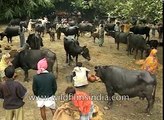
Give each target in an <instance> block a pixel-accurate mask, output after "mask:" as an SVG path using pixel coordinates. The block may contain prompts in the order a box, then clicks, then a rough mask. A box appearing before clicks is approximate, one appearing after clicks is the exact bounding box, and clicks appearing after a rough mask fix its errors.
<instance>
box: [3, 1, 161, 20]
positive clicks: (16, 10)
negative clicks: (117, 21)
mask: <svg viewBox="0 0 164 120" xmlns="http://www.w3.org/2000/svg"><path fill="white" fill-rule="evenodd" d="M50 9H51V10H53V11H57V10H63V11H67V12H74V11H80V12H81V13H82V14H83V16H84V17H86V18H88V17H90V18H94V17H95V16H98V17H102V16H106V15H107V13H110V15H112V16H119V17H122V18H125V19H130V18H131V17H138V18H140V19H146V20H149V21H150V22H152V21H159V20H162V19H163V10H162V1H161V0H10V1H6V0H0V11H1V12H0V20H7V19H11V18H16V17H24V16H29V17H35V16H39V14H41V13H43V12H45V13H46V11H49V10H50Z"/></svg>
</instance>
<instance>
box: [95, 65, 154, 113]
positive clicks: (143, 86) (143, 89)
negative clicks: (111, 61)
mask: <svg viewBox="0 0 164 120" xmlns="http://www.w3.org/2000/svg"><path fill="white" fill-rule="evenodd" d="M95 72H96V76H98V77H100V79H101V80H102V82H103V83H104V84H105V87H106V90H107V93H108V97H109V98H108V100H109V102H108V103H109V106H110V105H112V103H113V99H112V96H113V95H114V94H115V93H118V94H119V95H121V96H123V95H124V96H126V98H133V97H139V98H141V99H144V98H146V99H147V101H148V106H147V109H146V111H147V112H148V113H149V112H150V110H151V109H152V107H153V104H154V101H155V91H156V79H155V77H154V76H151V75H150V73H149V72H147V71H143V70H128V69H125V68H121V67H118V66H113V65H110V66H96V67H95Z"/></svg>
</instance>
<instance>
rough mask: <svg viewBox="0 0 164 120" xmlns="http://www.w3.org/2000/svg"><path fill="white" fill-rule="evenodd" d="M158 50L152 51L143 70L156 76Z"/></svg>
mask: <svg viewBox="0 0 164 120" xmlns="http://www.w3.org/2000/svg"><path fill="white" fill-rule="evenodd" d="M156 54H157V49H152V50H151V52H150V54H149V56H148V57H147V58H146V59H145V61H144V63H143V65H142V67H141V69H143V70H146V71H148V72H149V73H150V74H151V75H154V76H155V74H156V72H157V69H158V65H159V64H158V59H157V57H156Z"/></svg>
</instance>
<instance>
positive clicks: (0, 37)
mask: <svg viewBox="0 0 164 120" xmlns="http://www.w3.org/2000/svg"><path fill="white" fill-rule="evenodd" d="M5 36H6V33H4V32H1V33H0V40H3V38H4V37H5Z"/></svg>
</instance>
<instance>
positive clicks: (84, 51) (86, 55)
mask: <svg viewBox="0 0 164 120" xmlns="http://www.w3.org/2000/svg"><path fill="white" fill-rule="evenodd" d="M81 55H82V56H83V57H84V58H85V59H87V60H88V61H89V60H91V58H90V54H89V49H88V48H87V47H86V46H83V47H82V51H81Z"/></svg>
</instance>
